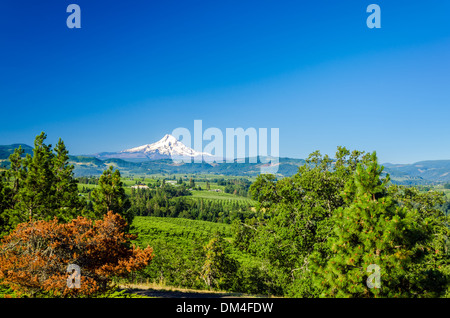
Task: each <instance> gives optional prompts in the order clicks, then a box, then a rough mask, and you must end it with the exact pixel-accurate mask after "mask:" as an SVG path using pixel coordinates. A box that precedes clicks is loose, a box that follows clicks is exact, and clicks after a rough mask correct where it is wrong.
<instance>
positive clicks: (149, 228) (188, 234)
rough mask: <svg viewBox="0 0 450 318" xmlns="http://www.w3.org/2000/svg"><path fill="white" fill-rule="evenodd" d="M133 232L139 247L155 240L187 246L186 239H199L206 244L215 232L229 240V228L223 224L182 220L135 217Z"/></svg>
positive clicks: (150, 243)
mask: <svg viewBox="0 0 450 318" xmlns="http://www.w3.org/2000/svg"><path fill="white" fill-rule="evenodd" d="M132 226H133V232H134V233H136V234H138V239H137V242H138V243H139V245H142V246H146V245H150V246H151V245H152V242H154V241H155V240H157V239H161V238H164V240H165V241H166V242H171V243H175V244H179V245H185V244H188V245H189V242H187V239H200V240H202V241H205V242H207V241H208V240H209V239H210V238H211V237H212V236H213V235H214V233H215V232H218V233H220V234H221V235H223V236H224V237H226V238H228V239H231V236H232V232H231V226H230V225H229V224H225V223H214V222H208V221H200V220H189V219H183V218H169V217H153V216H137V217H135V218H134V220H133V223H132Z"/></svg>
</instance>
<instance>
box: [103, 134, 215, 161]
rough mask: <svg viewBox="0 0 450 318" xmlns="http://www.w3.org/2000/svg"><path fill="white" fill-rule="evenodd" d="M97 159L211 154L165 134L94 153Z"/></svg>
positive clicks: (161, 157) (134, 158)
mask: <svg viewBox="0 0 450 318" xmlns="http://www.w3.org/2000/svg"><path fill="white" fill-rule="evenodd" d="M95 157H97V158H99V159H109V158H118V159H124V160H133V161H143V160H158V159H173V160H183V159H191V158H202V159H203V160H205V161H206V160H208V159H211V158H213V155H211V154H209V153H206V152H198V151H195V150H194V149H192V148H189V147H187V146H186V145H185V144H183V143H182V142H181V141H178V140H177V139H176V138H175V137H174V136H172V135H169V134H167V135H165V136H164V137H163V138H162V139H161V140H159V141H157V142H155V143H153V144H147V145H143V146H139V147H135V148H131V149H126V150H122V151H119V152H102V153H98V154H96V155H95Z"/></svg>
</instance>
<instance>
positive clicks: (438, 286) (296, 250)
mask: <svg viewBox="0 0 450 318" xmlns="http://www.w3.org/2000/svg"><path fill="white" fill-rule="evenodd" d="M306 163H307V164H306V165H304V166H301V167H300V168H299V170H298V173H297V174H296V175H294V176H292V177H290V178H283V179H280V180H277V178H276V177H275V176H272V175H261V176H259V177H258V178H257V180H256V181H255V182H254V183H253V185H252V186H251V188H250V192H251V193H252V195H253V197H254V199H256V200H257V201H258V203H257V205H256V207H257V211H258V215H257V217H254V218H251V219H250V218H249V219H246V220H245V222H235V223H234V224H233V226H234V228H235V231H234V237H233V238H234V246H235V247H236V248H238V249H240V250H241V251H245V252H248V253H251V254H252V255H255V256H257V257H259V258H260V259H262V260H266V261H268V267H270V271H269V273H270V274H269V276H268V277H267V278H266V279H267V280H268V281H270V282H271V286H272V288H273V290H278V292H279V294H280V295H288V296H293V297H317V296H320V295H324V296H329V297H336V296H342V297H349V296H355V297H366V296H374V295H378V296H383V295H384V296H388V297H390V296H402V297H404V296H411V297H441V296H442V295H443V294H444V293H445V289H446V288H447V290H448V277H449V276H448V272H449V269H448V264H449V262H448V259H449V258H448V254H445V251H448V234H449V232H448V219H445V215H444V214H443V213H442V205H441V203H442V202H441V201H439V200H438V199H437V197H434V196H436V194H435V193H433V192H430V193H421V192H419V191H418V190H411V189H406V188H400V187H398V186H395V185H390V184H389V183H388V180H389V178H388V177H387V178H386V180H385V181H384V182H382V181H381V176H382V169H381V167H379V166H378V164H377V163H376V155H375V153H372V154H370V153H369V154H365V153H363V152H359V151H353V152H352V153H350V151H348V150H347V149H345V148H341V147H338V150H337V152H336V155H335V158H334V159H331V158H329V157H328V156H321V155H320V153H319V152H315V153H312V154H311V155H310V156H309V157H308V159H307V161H306ZM363 167H364V169H363ZM366 169H367V170H366ZM446 220H447V221H446ZM433 251H434V252H433ZM380 258H382V259H383V261H380ZM369 264H379V265H380V266H381V267H382V271H383V273H384V274H383V275H385V276H384V277H386V279H392V282H391V283H387V282H386V284H385V288H384V289H383V290H382V293H380V291H376V290H370V291H369V290H367V288H365V287H367V285H366V284H365V281H364V279H366V278H367V275H366V272H365V269H366V268H367V266H368V265H369ZM394 285H397V290H396V291H394V287H393V286H394ZM398 288H400V291H399V290H398ZM447 292H448V291H447Z"/></svg>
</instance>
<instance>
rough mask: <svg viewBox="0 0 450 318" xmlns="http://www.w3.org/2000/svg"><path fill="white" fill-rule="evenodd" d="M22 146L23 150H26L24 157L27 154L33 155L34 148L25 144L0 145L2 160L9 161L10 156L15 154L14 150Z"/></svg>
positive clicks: (0, 157)
mask: <svg viewBox="0 0 450 318" xmlns="http://www.w3.org/2000/svg"><path fill="white" fill-rule="evenodd" d="M20 146H22V149H23V150H25V153H24V156H25V155H26V154H30V155H32V154H33V147H30V146H28V145H25V144H12V145H6V146H2V145H0V159H8V158H9V155H11V154H12V153H13V152H14V149H16V148H19V147H20Z"/></svg>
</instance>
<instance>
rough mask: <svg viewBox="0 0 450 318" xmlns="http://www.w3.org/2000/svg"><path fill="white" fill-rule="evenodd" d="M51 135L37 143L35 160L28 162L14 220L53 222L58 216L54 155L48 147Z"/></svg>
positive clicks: (31, 159)
mask: <svg viewBox="0 0 450 318" xmlns="http://www.w3.org/2000/svg"><path fill="white" fill-rule="evenodd" d="M46 138H47V135H46V134H45V133H44V132H42V133H41V134H40V135H38V136H37V137H36V139H35V141H34V149H33V156H31V155H30V154H27V156H26V158H25V159H24V167H25V169H26V175H23V174H22V175H21V177H22V178H23V177H24V178H23V179H22V180H21V183H20V185H19V189H18V192H17V194H16V196H17V198H16V200H15V201H16V204H15V206H14V212H15V213H14V218H15V221H17V222H25V221H28V219H30V218H31V219H49V218H53V217H54V216H55V215H56V213H55V210H56V200H55V199H56V197H55V190H54V187H53V185H54V182H55V176H54V174H53V158H54V154H53V152H52V150H51V145H46V144H45V143H44V141H45V139H46Z"/></svg>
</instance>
